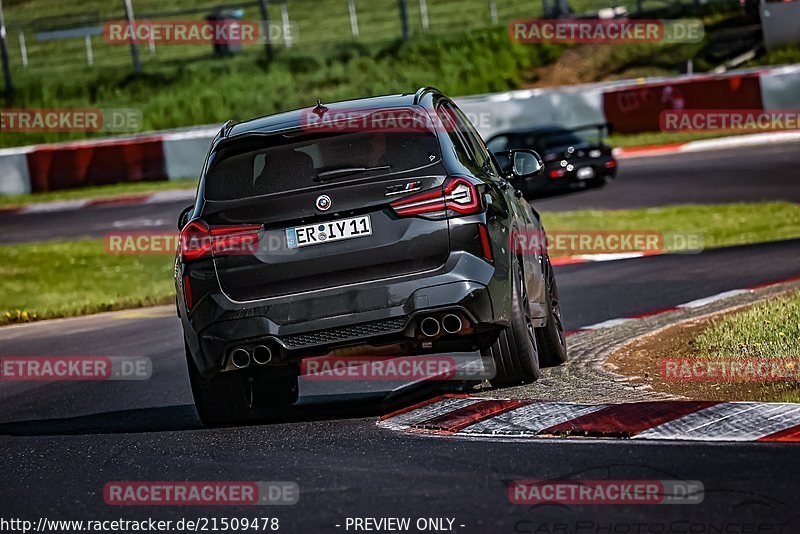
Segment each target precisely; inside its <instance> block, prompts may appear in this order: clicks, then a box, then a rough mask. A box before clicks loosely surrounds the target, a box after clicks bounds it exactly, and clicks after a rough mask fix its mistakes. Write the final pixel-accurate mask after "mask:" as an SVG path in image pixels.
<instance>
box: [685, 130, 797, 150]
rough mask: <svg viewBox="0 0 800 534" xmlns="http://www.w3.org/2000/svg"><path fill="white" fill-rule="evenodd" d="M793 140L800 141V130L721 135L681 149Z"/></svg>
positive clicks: (711, 148) (693, 142) (745, 145)
mask: <svg viewBox="0 0 800 534" xmlns="http://www.w3.org/2000/svg"><path fill="white" fill-rule="evenodd" d="M791 141H800V132H798V131H789V132H764V133H757V134H751V135H734V136H731V137H720V138H716V139H702V140H700V141H690V142H689V143H686V144H685V145H683V146H681V147H680V149H679V150H680V151H681V152H701V151H704V150H719V149H723V148H739V147H748V146H757V145H767V144H775V143H788V142H791Z"/></svg>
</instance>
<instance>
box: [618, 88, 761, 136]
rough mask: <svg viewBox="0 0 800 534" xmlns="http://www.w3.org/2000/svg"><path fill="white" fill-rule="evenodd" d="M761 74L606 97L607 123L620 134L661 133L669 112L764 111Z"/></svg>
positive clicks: (627, 91) (626, 91) (627, 90)
mask: <svg viewBox="0 0 800 534" xmlns="http://www.w3.org/2000/svg"><path fill="white" fill-rule="evenodd" d="M758 78H759V76H758V74H757V73H753V74H747V75H742V76H725V77H707V78H700V79H697V78H695V79H688V80H680V81H669V82H662V83H654V84H647V85H641V86H637V87H629V88H625V89H617V90H611V91H608V92H606V93H603V107H604V111H605V116H606V121H607V122H609V123H611V124H612V125H613V128H614V132H616V133H635V132H654V131H659V129H660V124H659V117H660V115H661V112H662V111H664V110H669V109H739V110H742V109H757V110H760V109H762V105H761V84H760V83H759V79H758Z"/></svg>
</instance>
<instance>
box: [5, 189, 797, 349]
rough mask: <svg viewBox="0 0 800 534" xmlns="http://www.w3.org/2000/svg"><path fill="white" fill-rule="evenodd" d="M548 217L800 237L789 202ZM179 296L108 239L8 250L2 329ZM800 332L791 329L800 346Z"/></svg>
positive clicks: (603, 226) (164, 272) (159, 269)
mask: <svg viewBox="0 0 800 534" xmlns="http://www.w3.org/2000/svg"><path fill="white" fill-rule="evenodd" d="M543 218H544V220H545V224H546V226H547V229H548V230H549V231H555V230H567V229H573V230H574V229H579V230H612V229H616V230H641V229H656V230H661V231H663V232H669V231H687V230H688V231H698V230H701V231H703V232H705V238H706V246H716V247H719V246H725V245H732V244H739V243H754V242H760V241H771V240H776V239H787V238H791V237H800V207H798V206H796V205H794V204H788V203H763V204H733V205H726V206H714V207H711V206H681V207H673V208H659V209H642V210H626V211H576V212H566V213H543ZM765 221H774V222H771V223H770V222H765ZM173 298H174V293H173V287H172V258H171V256H120V255H109V254H107V253H106V252H105V247H104V242H103V240H101V239H95V240H82V241H77V242H71V243H62V242H56V243H35V244H24V245H2V246H0V303H2V306H0V324H5V323H11V322H20V321H30V320H37V319H47V318H52V317H64V316H73V315H82V314H89V313H96V312H101V311H108V310H117V309H123V308H133V307H140V306H148V305H154V304H164V303H169V302H172V299H173ZM797 328H800V327H797V326H795V327H794V329H790V330H786V334H787V335H790V334H791V335H792V336H794V337H793V339H794V340H795V342H796V340H797V338H798V332H797ZM798 354H800V353H798Z"/></svg>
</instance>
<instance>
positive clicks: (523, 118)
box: [456, 86, 605, 138]
mask: <svg viewBox="0 0 800 534" xmlns="http://www.w3.org/2000/svg"><path fill="white" fill-rule="evenodd" d="M456 103H457V104H458V106H459V107H460V108H461V109H462V110H463V111H464V113H466V114H467V116H469V118H470V120H472V121H473V123H475V127H476V128H477V130H478V131H479V132H480V134H481V135H482V136H484V137H485V138H488V137H491V136H492V135H494V134H495V133H499V132H500V131H503V130H509V129H514V128H519V127H526V126H538V125H542V124H559V125H562V126H566V127H568V128H573V127H577V126H585V125H587V124H598V123H604V122H605V116H604V114H603V92H602V90H601V89H600V88H597V87H591V86H590V87H586V86H575V87H564V88H558V89H527V90H521V91H510V92H507V93H497V94H492V95H485V96H477V97H466V98H457V99H456Z"/></svg>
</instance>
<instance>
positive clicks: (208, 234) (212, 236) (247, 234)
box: [181, 221, 261, 261]
mask: <svg viewBox="0 0 800 534" xmlns="http://www.w3.org/2000/svg"><path fill="white" fill-rule="evenodd" d="M260 232H261V226H260V225H243V226H218V227H215V228H209V227H208V226H206V224H205V223H203V222H202V221H192V222H190V223H189V224H187V225H186V227H185V228H184V229H183V230H182V231H181V256H182V257H183V259H184V260H185V261H193V260H197V259H200V258H206V257H212V256H228V255H235V254H252V253H253V252H255V251H256V249H257V248H258V240H259V233H260Z"/></svg>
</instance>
